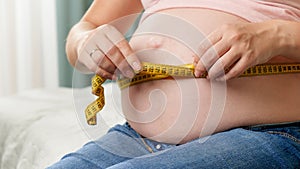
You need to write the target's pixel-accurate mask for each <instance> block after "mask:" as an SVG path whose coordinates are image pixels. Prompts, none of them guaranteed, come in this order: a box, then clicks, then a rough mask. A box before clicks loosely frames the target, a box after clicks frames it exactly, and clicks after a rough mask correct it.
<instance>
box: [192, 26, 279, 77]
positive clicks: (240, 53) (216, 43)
mask: <svg viewBox="0 0 300 169" xmlns="http://www.w3.org/2000/svg"><path fill="white" fill-rule="evenodd" d="M279 41H280V34H279V30H278V28H277V27H276V26H273V24H272V22H271V21H268V22H262V23H238V24H228V25H224V26H222V27H221V28H219V29H217V30H215V31H214V32H212V33H211V34H210V35H209V36H208V37H207V39H206V40H205V41H203V43H201V45H200V46H201V47H200V49H199V56H200V58H199V57H195V60H194V62H195V65H196V66H195V76H196V77H199V76H200V75H202V74H203V73H205V72H206V70H207V71H208V77H209V78H210V79H216V80H228V79H232V78H235V77H238V76H239V75H241V74H242V73H243V72H244V71H245V70H246V69H247V68H249V67H252V66H254V65H257V64H262V63H265V62H267V61H268V60H270V59H271V58H272V57H274V56H276V55H278V54H279V50H278V49H279ZM225 70H226V71H225Z"/></svg>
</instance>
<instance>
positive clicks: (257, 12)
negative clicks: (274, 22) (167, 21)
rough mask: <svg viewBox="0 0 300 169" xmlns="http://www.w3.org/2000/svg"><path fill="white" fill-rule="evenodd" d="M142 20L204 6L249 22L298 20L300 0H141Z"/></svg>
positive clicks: (299, 19) (299, 16)
mask: <svg viewBox="0 0 300 169" xmlns="http://www.w3.org/2000/svg"><path fill="white" fill-rule="evenodd" d="M141 1H142V3H143V6H144V9H145V13H144V15H143V17H142V20H143V19H145V18H146V17H147V16H149V15H150V14H151V13H154V12H157V11H159V10H163V9H170V8H180V7H185V8H206V9H213V10H219V11H223V12H226V13H230V14H233V15H236V16H239V17H241V18H244V19H246V20H248V21H250V22H260V21H264V20H270V19H284V20H293V21H300V0H141ZM142 20H141V21H142Z"/></svg>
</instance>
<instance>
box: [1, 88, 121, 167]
mask: <svg viewBox="0 0 300 169" xmlns="http://www.w3.org/2000/svg"><path fill="white" fill-rule="evenodd" d="M105 89H106V90H105V96H106V105H105V107H104V109H103V111H102V112H101V113H100V115H98V124H99V125H97V126H94V127H92V126H88V125H87V124H86V123H85V118H84V113H83V110H84V108H85V106H86V104H88V103H89V102H90V101H92V100H93V99H94V96H92V95H91V94H90V88H84V89H74V90H73V89H68V88H58V89H51V90H50V89H35V90H30V91H26V92H23V93H20V94H18V95H14V96H10V97H5V98H0V160H1V161H0V167H1V169H35V168H36V169H41V168H45V167H46V166H48V165H50V164H53V163H54V162H56V161H58V160H59V159H60V158H61V157H62V156H63V155H64V154H66V153H68V152H72V151H75V150H77V149H79V148H80V147H81V146H82V145H84V144H85V143H86V142H88V141H90V140H93V139H96V138H98V137H100V136H101V135H103V134H104V133H106V131H107V130H108V129H109V128H110V127H112V126H113V125H115V124H117V123H124V121H125V120H124V118H123V116H122V114H120V113H119V110H120V102H119V100H118V98H119V93H118V92H112V91H113V90H115V89H117V87H116V86H115V84H106V85H105ZM115 91H117V90H115ZM115 98H117V99H115Z"/></svg>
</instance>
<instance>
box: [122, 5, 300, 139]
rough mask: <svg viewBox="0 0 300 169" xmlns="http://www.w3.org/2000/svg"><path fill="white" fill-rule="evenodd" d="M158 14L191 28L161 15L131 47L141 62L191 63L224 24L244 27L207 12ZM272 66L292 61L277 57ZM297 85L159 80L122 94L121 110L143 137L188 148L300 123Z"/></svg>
mask: <svg viewBox="0 0 300 169" xmlns="http://www.w3.org/2000/svg"><path fill="white" fill-rule="evenodd" d="M160 13H165V14H169V15H171V16H177V17H180V18H181V19H184V22H186V23H189V24H187V25H188V26H183V20H181V19H178V23H176V22H177V21H176V18H175V17H172V18H170V19H168V17H165V19H159V18H160V17H161V16H158V15H159V14H153V15H151V16H150V17H149V18H147V19H146V20H145V21H144V22H143V23H142V24H141V26H140V27H139V29H138V30H137V33H136V34H135V36H133V38H132V40H131V42H130V43H131V45H132V47H133V49H134V50H135V51H136V52H137V55H138V56H139V57H140V59H141V61H148V62H153V63H165V64H173V65H180V64H184V63H192V62H193V55H194V53H195V51H196V50H197V44H199V42H200V41H201V40H203V39H204V38H205V36H206V35H207V34H209V33H210V32H211V31H213V30H214V29H216V28H218V27H219V26H221V25H223V24H225V23H233V22H235V23H236V22H246V21H245V20H243V19H241V18H239V17H236V16H233V15H230V14H226V13H223V12H219V11H212V10H207V9H196V8H195V9H172V10H165V11H162V12H160ZM179 20H180V21H179ZM177 26H178V27H177ZM168 30H169V31H168ZM175 30H177V31H175ZM195 30H197V31H195ZM153 33H154V34H153ZM191 34H192V36H191ZM201 38H202V39H201ZM272 62H290V61H289V60H286V59H284V58H280V57H278V58H274V59H273V60H272ZM299 84H300V75H299V74H291V75H276V76H260V77H244V78H237V79H234V80H230V81H228V82H226V83H224V82H223V83H222V82H212V81H209V80H207V79H193V78H174V79H173V80H170V79H168V80H158V81H151V82H146V83H142V84H138V85H134V86H131V87H129V88H127V89H123V90H122V109H123V112H124V114H125V117H126V119H127V121H128V122H129V123H130V125H131V127H133V128H134V129H135V130H136V131H137V132H139V133H140V134H141V135H143V136H145V137H149V138H151V139H153V140H156V141H161V142H166V143H184V142H186V141H189V140H192V139H195V138H198V137H200V136H206V135H209V134H211V133H214V132H219V131H223V130H226V129H229V128H233V127H238V126H244V125H255V124H262V123H277V122H288V121H296V120H300V112H299V108H300V106H299V105H300V99H299V98H297V96H299V95H300V87H299Z"/></svg>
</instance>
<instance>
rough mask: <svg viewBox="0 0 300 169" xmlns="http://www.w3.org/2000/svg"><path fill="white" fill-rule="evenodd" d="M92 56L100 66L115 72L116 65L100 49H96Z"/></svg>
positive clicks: (112, 72)
mask: <svg viewBox="0 0 300 169" xmlns="http://www.w3.org/2000/svg"><path fill="white" fill-rule="evenodd" d="M90 56H91V58H92V59H93V61H94V62H95V63H96V64H97V65H98V66H99V67H101V68H102V69H104V70H106V71H107V72H109V73H111V74H114V72H115V70H116V66H115V65H114V64H113V63H112V62H111V60H110V59H108V58H107V57H106V56H105V55H104V54H103V52H102V51H101V50H100V49H97V50H94V52H92V53H91V55H90Z"/></svg>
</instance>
